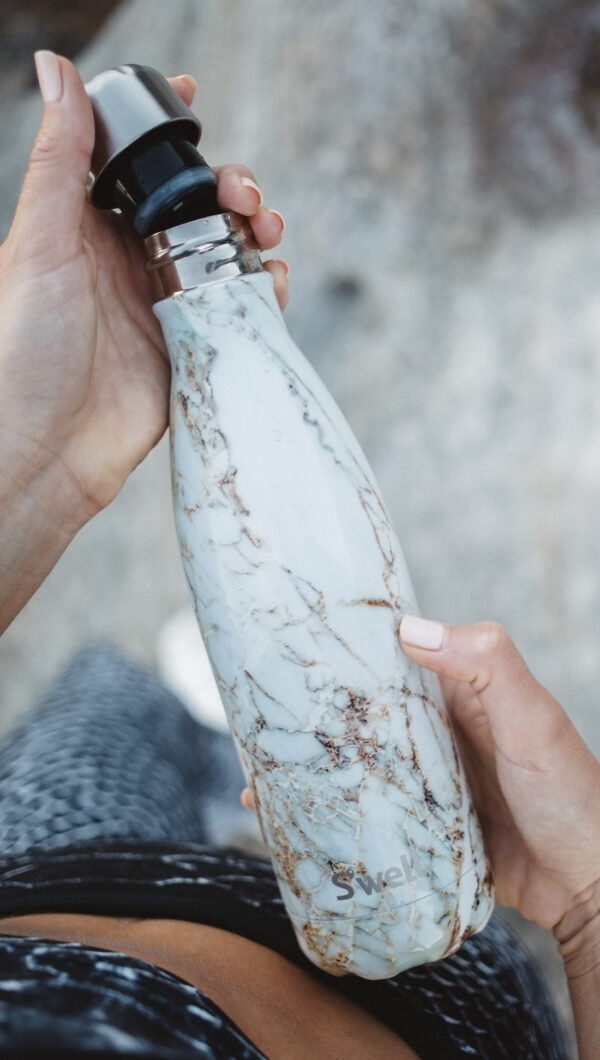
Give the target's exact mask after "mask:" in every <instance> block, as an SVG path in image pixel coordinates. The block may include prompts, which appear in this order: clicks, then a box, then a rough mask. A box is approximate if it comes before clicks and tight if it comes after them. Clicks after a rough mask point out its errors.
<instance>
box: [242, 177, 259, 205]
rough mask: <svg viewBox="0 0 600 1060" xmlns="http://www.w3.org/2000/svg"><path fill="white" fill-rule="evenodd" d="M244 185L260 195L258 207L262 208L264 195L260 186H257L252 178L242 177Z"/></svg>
mask: <svg viewBox="0 0 600 1060" xmlns="http://www.w3.org/2000/svg"><path fill="white" fill-rule="evenodd" d="M242 184H243V185H244V187H245V188H252V190H253V191H255V192H256V193H257V195H258V205H259V206H262V203H263V195H262V191H261V190H260V188H259V186H258V184H255V182H254V181H253V180H250V177H242Z"/></svg>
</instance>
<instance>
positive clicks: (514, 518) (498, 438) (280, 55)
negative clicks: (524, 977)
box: [0, 0, 600, 1012]
mask: <svg viewBox="0 0 600 1060" xmlns="http://www.w3.org/2000/svg"><path fill="white" fill-rule="evenodd" d="M0 19H1V20H2V35H1V38H0V40H1V43H0V49H1V55H2V70H3V73H2V75H0V110H1V118H2V120H1V121H0V226H1V228H2V231H4V232H5V231H6V229H7V226H8V224H9V222H10V217H11V213H12V210H13V207H14V204H15V201H16V197H17V194H18V190H19V184H20V180H21V178H22V174H23V171H24V167H25V164H26V159H27V154H28V151H29V149H30V146H31V142H32V140H33V137H34V134H35V129H36V127H37V123H38V120H39V116H40V113H41V104H40V100H39V98H38V95H37V91H36V90H35V88H34V87H33V85H34V79H33V65H32V61H31V52H32V51H33V50H34V48H37V47H51V48H55V49H58V50H61V51H63V52H65V53H66V54H69V55H72V56H73V55H75V56H76V57H77V62H78V65H79V67H80V69H81V72H82V74H83V76H84V77H90V76H92V75H93V74H95V73H97V72H99V71H100V70H102V69H104V68H105V67H107V66H112V65H115V64H117V63H120V62H128V61H137V62H143V63H149V64H151V65H154V66H156V67H158V68H159V69H161V70H163V71H164V72H166V73H179V72H184V71H187V72H190V73H192V74H194V75H195V76H196V78H197V79H198V82H199V86H200V87H199V91H198V97H197V103H196V109H197V112H198V114H199V115H200V117H201V119H202V121H203V124H204V130H205V132H204V137H203V141H202V146H203V153H204V154H205V155H206V157H207V158H208V159H209V160H210V162H212V163H213V164H218V163H220V162H224V161H244V162H246V163H247V164H248V165H250V166H251V167H252V168H253V169H254V171H255V173H256V176H257V178H258V180H259V182H260V183H261V185H262V187H263V190H264V194H265V199H266V202H267V204H268V205H271V206H273V207H276V208H277V209H279V210H281V211H282V212H283V213H284V215H285V216H286V219H287V222H288V228H287V232H286V235H285V242H284V248H283V251H282V253H283V254H284V255H285V256H287V257H288V259H289V260H290V263H291V266H292V299H291V304H290V307H289V310H288V312H287V319H288V323H289V327H290V330H291V332H292V334H293V336H294V337H295V339H296V340H297V342H298V343H299V345H300V346H301V348H302V349H303V350H304V351H305V352H306V354H307V355H308V357H309V358H310V359H311V360H312V361H313V363H314V364H315V366H316V368H317V370H318V371H319V372H320V373H321V375H322V376H323V378H324V379H325V381H326V383H327V384H328V386H329V387H330V389H331V391H332V392H333V394H334V396H335V397H336V398H337V400H338V402H339V403H340V404H341V406H342V408H343V410H344V411H345V413H346V415H347V417H348V419H349V421H350V423H351V425H352V427H353V428H354V430H355V432H356V434H357V435H358V438H359V440H360V441H361V443H362V444H363V446H364V448H365V450H366V452H367V455H368V457H369V458H370V460H371V462H372V464H373V466H374V468H375V471H376V474H377V476H378V478H379V481H380V484H381V486H382V489H383V493H384V496H385V498H386V500H387V503H388V506H389V507H390V508H391V510H392V513H393V515H394V517H395V520H396V524H397V528H398V531H399V534H400V537H401V540H402V542H403V545H404V548H405V551H406V554H407V558H408V562H409V566H410V567H411V569H412V572H413V576H414V581H415V584H416V588H417V591H418V595H419V597H420V600H421V604H422V609H423V612H424V613H425V614H426V615H429V616H431V617H436V618H441V619H446V620H449V621H458V622H462V621H465V622H466V621H476V620H480V619H483V618H494V619H496V620H498V621H500V622H502V623H503V624H504V625H506V626H507V628H508V629H509V631H510V633H511V634H512V636H513V637H514V639H515V640H516V641H517V643H518V644H519V646H520V647H521V649H522V651H523V652H524V654H525V657H526V658H527V660H528V662H529V664H530V666H531V668H532V669H533V670H534V672H535V673H536V674H537V676H538V677H539V678H540V680H541V681H542V682H544V683H545V684H546V685H547V686H548V687H550V688H551V689H552V690H553V692H554V693H555V694H556V695H557V697H558V698H559V699H560V700H561V701H562V702H563V703H564V704H565V706H566V708H567V709H568V710H569V711H570V713H571V715H572V717H573V719H574V720H575V722H576V724H577V725H578V727H579V729H580V731H581V732H582V734H583V735H584V737H585V738H586V739H587V740H588V742H589V743H590V744H591V745H592V747H593V748H594V750H595V752H596V753H598V752H599V751H600V728H599V726H598V721H597V717H598V706H597V689H598V687H599V685H600V651H599V649H598V633H599V632H600V578H599V574H598V568H599V559H600V546H599V539H600V415H599V401H600V350H599V345H600V299H599V298H598V291H599V288H600V219H599V209H598V207H599V206H600V149H599V148H600V8H599V7H598V5H597V4H595V3H593V2H591V0H570V2H569V0H534V2H531V3H529V4H527V5H525V4H522V3H520V2H517V0H495V2H492V0H448V2H447V3H445V4H439V3H437V2H436V0H404V2H403V3H402V4H398V3H395V2H394V0H372V2H371V3H369V4H368V5H366V4H360V3H357V2H356V0H352V2H350V0H345V2H344V3H342V2H336V0H331V2H330V3H329V4H327V5H321V4H320V3H318V2H317V0H305V2H304V3H302V4H294V3H292V2H291V0H243V2H242V0H228V3H226V4H224V3H219V2H218V0H171V2H170V3H169V4H164V3H163V2H162V0H125V2H122V3H120V4H119V3H117V2H115V0H102V2H100V0H94V2H90V0H88V2H87V3H86V4H85V5H80V4H76V3H74V2H73V3H69V2H67V0H64V2H58V0H56V2H50V0H47V2H43V0H35V2H34V0H4V2H3V7H2V14H1V15H0ZM185 602H186V590H185V586H184V583H183V578H182V575H181V571H180V566H179V557H178V554H177V548H176V543H175V538H174V533H173V529H172V523H171V512H170V495H169V478H168V459H167V452H166V448H165V444H164V443H163V444H162V445H161V446H159V447H158V449H157V450H156V451H155V452H154V453H153V454H152V455H151V457H150V458H149V459H148V460H147V461H146V462H145V463H144V465H143V466H142V467H141V468H139V469H138V471H136V473H135V474H134V475H133V476H132V478H131V479H130V481H129V482H128V484H127V486H126V487H125V488H124V490H123V491H122V494H121V495H120V496H119V498H118V499H117V500H116V501H115V503H114V504H113V505H112V506H111V507H110V509H109V510H108V511H106V512H104V513H103V514H102V515H100V516H99V517H98V518H97V519H95V520H94V522H93V523H92V524H91V525H90V526H88V527H87V528H86V529H85V530H84V531H83V532H82V533H81V535H80V537H79V539H78V540H77V541H76V542H75V543H74V545H73V546H72V547H71V549H70V550H69V552H68V554H67V555H66V556H65V557H64V558H63V559H62V561H61V562H60V564H59V566H58V567H57V569H56V570H55V571H54V572H53V574H52V575H51V577H50V578H49V579H48V580H47V582H46V584H45V585H44V586H43V587H42V589H41V590H40V591H39V592H38V594H37V596H36V597H35V599H34V600H33V601H32V602H31V603H30V604H29V606H28V607H27V609H26V611H25V612H24V613H23V614H22V615H21V616H20V617H19V618H18V619H17V620H16V621H15V623H14V624H13V626H12V627H11V628H10V629H9V631H8V632H7V633H6V634H5V635H4V637H3V638H2V642H1V643H0V675H1V687H0V729H5V728H6V727H8V726H9V725H10V724H11V723H12V722H13V721H14V719H15V718H16V717H17V716H18V715H19V714H20V713H21V712H22V711H23V710H25V709H26V708H27V707H28V706H29V705H31V703H32V702H33V701H34V699H35V697H36V696H37V695H38V694H39V693H40V692H41V691H42V690H43V689H44V688H45V687H46V685H47V684H48V682H49V681H50V680H51V679H52V678H53V677H54V676H55V675H56V674H57V672H58V670H59V669H60V667H61V666H62V665H63V664H64V663H65V662H66V660H67V658H68V657H69V655H70V654H71V653H72V651H73V650H74V649H75V648H76V647H77V646H78V645H79V644H81V643H83V642H87V641H89V640H90V639H94V638H99V637H100V638H110V639H111V640H113V641H116V642H117V643H118V644H120V645H122V646H123V647H124V648H125V649H127V650H128V651H129V652H130V653H132V654H133V655H135V656H137V657H142V658H146V659H149V660H152V658H153V652H154V642H155V637H156V633H157V631H158V629H159V628H160V627H161V625H162V623H163V622H164V620H165V618H167V617H168V616H169V615H170V614H171V613H172V611H173V610H174V609H176V608H177V607H179V606H181V604H183V603H185ZM556 841H557V843H560V841H561V837H560V834H557V837H556ZM517 919H518V918H515V917H513V916H512V914H511V921H512V922H513V923H514V922H517ZM520 930H522V931H523V932H524V934H525V937H526V938H527V939H528V941H529V943H530V945H531V946H532V947H533V948H534V949H535V950H536V952H537V953H538V955H539V956H540V958H541V959H542V960H543V962H544V964H545V967H546V970H547V973H548V974H549V975H550V976H551V978H552V982H553V984H554V987H555V989H556V991H557V996H558V998H559V1002H560V1004H561V1006H562V1008H563V1011H564V1012H567V1011H568V1006H567V1002H566V994H565V990H564V982H563V980H562V978H561V971H560V967H559V965H558V962H557V961H556V958H555V953H554V946H553V943H552V942H551V941H550V940H549V939H548V938H547V937H546V936H545V935H544V934H543V933H542V932H538V931H536V930H535V929H533V928H531V927H528V926H526V925H522V924H521V925H520Z"/></svg>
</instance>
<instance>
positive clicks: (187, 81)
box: [167, 74, 198, 107]
mask: <svg viewBox="0 0 600 1060" xmlns="http://www.w3.org/2000/svg"><path fill="white" fill-rule="evenodd" d="M167 81H168V82H169V84H170V85H171V87H172V88H174V89H175V91H176V93H177V95H178V96H179V98H180V99H182V100H183V102H184V103H185V105H186V107H191V105H192V102H193V99H194V96H195V95H196V89H197V88H198V82H197V81H196V78H195V77H192V75H191V74H178V75H177V77H168V78H167Z"/></svg>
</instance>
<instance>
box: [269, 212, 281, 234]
mask: <svg viewBox="0 0 600 1060" xmlns="http://www.w3.org/2000/svg"><path fill="white" fill-rule="evenodd" d="M269 213H274V214H275V217H278V218H279V220H280V221H281V234H282V235H283V233H284V232H285V217H283V216H282V215H281V214H280V213H279V210H269Z"/></svg>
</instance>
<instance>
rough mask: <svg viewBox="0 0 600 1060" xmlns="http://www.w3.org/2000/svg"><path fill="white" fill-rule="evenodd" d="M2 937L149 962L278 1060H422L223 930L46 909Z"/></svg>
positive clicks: (372, 1022) (2, 923)
mask: <svg viewBox="0 0 600 1060" xmlns="http://www.w3.org/2000/svg"><path fill="white" fill-rule="evenodd" d="M1 934H5V935H22V936H38V937H43V938H48V939H55V940H59V941H69V942H80V943H83V944H85V945H89V946H99V947H101V948H102V949H109V950H115V951H117V952H119V953H126V954H128V955H129V956H131V957H138V958H141V959H142V960H144V961H150V962H151V963H152V964H155V965H158V967H159V968H165V969H166V970H167V971H169V972H173V973H174V974H175V975H178V976H179V977H180V978H181V979H185V980H186V982H188V983H191V984H192V985H193V986H196V987H198V989H200V990H201V991H202V992H203V993H205V994H207V996H208V997H210V998H211V999H212V1000H213V1001H214V1002H215V1003H216V1004H217V1005H219V1007H220V1008H222V1009H223V1011H224V1012H226V1013H227V1015H228V1016H230V1017H231V1018H232V1019H233V1021H234V1022H235V1023H236V1024H237V1026H238V1027H239V1028H240V1030H242V1031H243V1032H244V1033H245V1034H247V1035H248V1037H249V1038H250V1039H251V1041H253V1042H254V1043H255V1044H256V1045H257V1046H258V1047H259V1049H262V1051H263V1052H264V1053H266V1055H267V1056H268V1057H270V1058H272V1060H278V1058H281V1060H306V1057H307V1056H315V1057H327V1058H328V1060H336V1058H338V1057H339V1058H340V1060H341V1058H342V1057H343V1058H344V1060H392V1058H393V1060H415V1058H417V1054H416V1053H415V1052H413V1050H412V1049H411V1048H410V1047H409V1046H408V1045H406V1044H405V1043H404V1042H403V1041H402V1040H401V1039H400V1038H398V1037H397V1035H395V1034H394V1033H393V1032H392V1031H390V1030H388V1029H387V1027H384V1026H383V1024H382V1023H380V1022H379V1020H377V1019H375V1017H374V1016H371V1015H370V1014H369V1013H368V1012H366V1011H364V1010H363V1009H361V1008H360V1007H359V1006H358V1005H355V1004H353V1003H352V1002H351V1001H348V1000H347V999H346V998H344V997H342V996H341V995H340V994H339V993H338V992H337V991H336V990H335V988H333V987H324V986H322V985H321V983H317V982H316V981H314V980H313V979H312V978H311V977H310V975H308V974H307V973H306V972H305V971H303V970H302V969H300V968H297V967H296V966H295V965H294V964H292V963H291V962H290V961H288V960H286V959H285V958H284V957H281V956H280V955H279V954H278V953H275V952H274V951H273V950H269V949H267V948H266V947H265V946H260V945H259V944H258V943H256V942H251V941H250V940H249V939H245V938H241V937H240V936H239V935H234V934H232V933H231V932H229V931H222V930H221V929H220V928H213V927H208V926H207V925H205V924H192V923H190V922H188V921H181V920H127V919H123V918H120V917H104V916H86V915H82V914H79V913H77V914H64V913H44V914H36V915H33V916H20V917H6V918H2V919H0V935H1ZM417 1060H418V1058H417Z"/></svg>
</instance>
